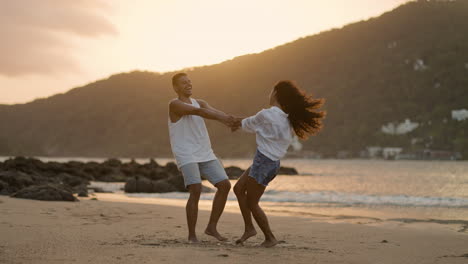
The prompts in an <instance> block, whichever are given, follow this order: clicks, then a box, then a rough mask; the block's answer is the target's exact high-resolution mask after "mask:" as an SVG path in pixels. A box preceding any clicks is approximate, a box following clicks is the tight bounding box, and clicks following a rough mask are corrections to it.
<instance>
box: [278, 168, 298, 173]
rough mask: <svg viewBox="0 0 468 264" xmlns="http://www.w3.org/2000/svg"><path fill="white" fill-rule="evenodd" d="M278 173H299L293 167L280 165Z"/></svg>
mask: <svg viewBox="0 0 468 264" xmlns="http://www.w3.org/2000/svg"><path fill="white" fill-rule="evenodd" d="M278 174H281V175H298V174H299V173H298V172H297V170H296V169H295V168H290V167H280V169H279V172H278Z"/></svg>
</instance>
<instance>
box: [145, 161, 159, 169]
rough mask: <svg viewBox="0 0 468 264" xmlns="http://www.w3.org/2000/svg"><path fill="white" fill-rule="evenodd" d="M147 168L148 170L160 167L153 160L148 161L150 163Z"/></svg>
mask: <svg viewBox="0 0 468 264" xmlns="http://www.w3.org/2000/svg"><path fill="white" fill-rule="evenodd" d="M148 166H149V167H150V168H159V167H160V166H159V164H158V163H157V162H156V161H155V160H154V159H150V162H149V164H148Z"/></svg>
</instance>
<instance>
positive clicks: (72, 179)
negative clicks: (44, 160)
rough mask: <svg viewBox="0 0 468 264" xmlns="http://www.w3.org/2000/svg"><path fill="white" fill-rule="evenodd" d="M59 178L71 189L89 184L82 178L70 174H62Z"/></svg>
mask: <svg viewBox="0 0 468 264" xmlns="http://www.w3.org/2000/svg"><path fill="white" fill-rule="evenodd" d="M57 177H58V178H59V179H60V180H61V181H62V183H63V184H66V185H68V186H71V187H75V186H78V185H83V184H88V181H87V180H83V179H82V178H80V177H76V176H73V175H70V174H68V173H60V174H59V175H58V176H57Z"/></svg>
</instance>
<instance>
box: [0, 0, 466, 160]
mask: <svg viewBox="0 0 468 264" xmlns="http://www.w3.org/2000/svg"><path fill="white" fill-rule="evenodd" d="M467 32H468V1H466V0H458V1H418V2H410V3H408V4H405V5H403V6H400V7H398V8H396V9H395V10H393V11H391V12H387V13H385V14H383V15H381V16H380V17H377V18H372V19H369V20H367V21H362V22H358V23H353V24H350V25H347V26H345V27H343V28H340V29H333V30H330V31H326V32H322V33H320V34H317V35H313V36H309V37H304V38H301V39H298V40H296V41H294V42H291V43H287V44H284V45H282V46H278V47H275V48H272V49H270V50H267V51H264V52H262V53H258V54H250V55H245V56H240V57H237V58H234V59H232V60H229V61H225V62H223V63H220V64H216V65H211V66H204V67H196V68H193V69H186V70H184V71H186V72H187V73H188V74H189V76H190V78H191V79H192V82H193V93H194V97H195V98H202V99H205V100H207V101H208V102H209V103H210V104H211V105H213V106H215V107H217V108H219V109H221V110H223V111H225V112H228V113H232V114H236V115H240V116H246V115H252V114H254V113H256V112H257V111H258V110H260V109H261V108H263V107H267V103H268V94H269V92H270V90H271V88H272V87H273V85H274V84H275V83H276V82H277V81H278V80H281V79H292V80H295V81H297V83H298V84H299V85H300V86H301V87H303V88H304V89H306V90H307V91H308V92H310V93H312V94H313V95H314V96H315V97H320V98H325V99H326V105H325V107H324V109H325V110H326V111H327V118H326V120H325V127H324V129H323V130H322V132H321V133H320V134H319V135H318V136H315V137H312V138H310V139H309V140H307V141H306V142H304V149H306V150H311V151H316V152H318V153H321V154H323V155H325V156H331V157H332V156H335V155H336V153H337V152H338V151H340V150H347V151H350V152H351V153H358V152H359V151H360V150H363V149H365V148H366V147H367V146H376V145H378V146H393V147H403V148H404V149H405V151H415V150H418V149H423V148H432V149H439V150H449V151H460V152H462V153H463V155H464V158H468V120H465V121H456V120H453V119H452V117H451V112H452V110H459V109H468V34H467ZM259 34H260V33H259ZM173 74H174V72H170V73H164V74H159V73H153V72H130V73H121V74H116V75H113V76H111V77H109V78H108V79H104V80H99V81H96V82H94V83H90V84H88V85H86V86H83V87H78V88H75V89H72V90H70V91H69V92H67V93H65V94H59V95H55V96H51V97H49V98H45V99H39V100H35V101H33V102H30V103H27V104H20V105H1V106H0V123H1V129H0V155H50V156H101V157H108V156H114V157H147V156H153V157H163V156H170V155H171V152H170V145H169V137H168V129H167V108H168V101H169V100H170V99H171V98H174V97H175V96H176V95H175V93H174V91H173V90H172V87H171V81H170V79H171V77H172V75H173ZM405 119H410V120H411V121H412V122H417V123H418V124H419V127H418V128H417V129H415V130H413V131H411V132H409V133H407V134H404V135H388V134H384V133H382V130H381V128H382V126H383V125H386V124H388V123H390V122H393V123H401V122H403V121H405ZM207 124H208V129H209V131H210V135H211V138H212V143H213V148H214V150H215V152H216V153H218V154H220V155H221V156H223V157H234V156H237V157H238V156H246V155H249V154H251V153H253V152H254V147H255V142H254V137H253V136H250V135H245V134H242V133H239V132H237V133H234V134H232V133H231V132H230V131H229V130H228V129H227V128H225V127H224V126H222V125H221V124H219V123H216V122H214V121H207Z"/></svg>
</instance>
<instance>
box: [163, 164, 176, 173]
mask: <svg viewBox="0 0 468 264" xmlns="http://www.w3.org/2000/svg"><path fill="white" fill-rule="evenodd" d="M165 169H166V171H167V172H168V173H170V174H176V173H179V169H178V168H177V165H176V164H175V163H174V162H168V163H167V164H166V167H165Z"/></svg>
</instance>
